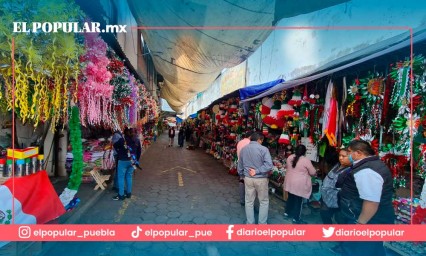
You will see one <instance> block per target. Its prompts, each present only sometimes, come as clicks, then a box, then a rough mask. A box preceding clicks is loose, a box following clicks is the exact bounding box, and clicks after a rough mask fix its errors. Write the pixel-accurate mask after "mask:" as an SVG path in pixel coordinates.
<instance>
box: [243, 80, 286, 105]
mask: <svg viewBox="0 0 426 256" xmlns="http://www.w3.org/2000/svg"><path fill="white" fill-rule="evenodd" d="M281 83H284V79H278V80H275V81H272V82H267V83H264V84H258V85H253V86H248V87H245V88H241V89H240V99H241V100H245V99H247V98H251V97H253V96H255V95H258V94H259V93H262V92H264V91H266V90H268V89H269V88H272V87H274V86H275V85H277V84H281Z"/></svg>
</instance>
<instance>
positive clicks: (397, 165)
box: [382, 154, 409, 177]
mask: <svg viewBox="0 0 426 256" xmlns="http://www.w3.org/2000/svg"><path fill="white" fill-rule="evenodd" d="M382 161H383V162H385V163H386V165H387V166H388V167H389V169H390V170H391V172H392V177H397V176H398V175H399V174H400V173H403V172H404V168H405V166H406V165H407V164H408V162H409V161H408V158H407V157H406V156H399V155H395V154H386V155H385V156H384V157H382Z"/></svg>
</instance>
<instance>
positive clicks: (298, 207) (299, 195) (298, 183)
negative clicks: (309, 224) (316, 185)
mask: <svg viewBox="0 0 426 256" xmlns="http://www.w3.org/2000/svg"><path fill="white" fill-rule="evenodd" d="M305 154H306V147H305V146H304V145H299V146H297V147H296V150H295V154H292V155H290V156H289V157H288V158H287V166H286V167H287V172H286V175H285V179H284V190H285V191H287V192H288V199H287V204H286V208H285V213H284V217H288V218H290V217H291V218H293V223H295V224H306V222H304V221H303V220H301V219H300V214H301V212H302V203H303V198H306V199H309V197H310V196H311V193H312V181H311V176H315V174H316V170H315V168H314V166H313V165H312V163H311V160H309V159H308V158H306V157H305Z"/></svg>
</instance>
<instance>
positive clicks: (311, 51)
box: [247, 0, 426, 85]
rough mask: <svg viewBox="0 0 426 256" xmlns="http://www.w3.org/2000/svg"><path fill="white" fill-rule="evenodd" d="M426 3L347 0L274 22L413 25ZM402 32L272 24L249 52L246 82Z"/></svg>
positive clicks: (297, 70)
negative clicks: (274, 26) (282, 27)
mask: <svg viewBox="0 0 426 256" xmlns="http://www.w3.org/2000/svg"><path fill="white" fill-rule="evenodd" d="M425 9H426V2H425V1H415V0H409V1H404V2H401V1H398V0H388V1H369V0H352V1H350V2H348V3H345V4H340V5H337V6H334V7H331V8H326V9H323V10H320V11H317V12H314V13H309V14H304V15H299V16H297V17H293V18H288V19H282V20H281V21H280V22H278V24H277V26H289V27H310V26H316V27H320V26H325V27H327V26H366V27H368V26H389V27H390V26H410V27H412V28H414V29H415V28H418V27H422V26H426V13H425V12H422V11H419V10H425ZM404 32H407V31H404V30H390V29H382V30H362V29H361V30H349V29H348V30H316V29H291V30H275V31H274V32H273V33H272V34H271V35H270V36H269V37H268V39H267V40H266V41H265V42H264V43H263V44H262V46H261V47H260V48H259V49H257V51H256V52H255V53H254V54H253V55H252V56H250V57H249V59H248V66H247V85H255V84H260V83H264V82H268V81H272V80H275V79H278V78H283V79H285V80H291V79H295V78H298V77H302V76H304V75H306V74H308V73H309V72H312V71H313V70H315V69H316V68H319V67H321V66H322V65H324V64H326V63H328V62H330V61H333V60H335V59H338V58H339V57H342V56H345V55H348V54H350V53H353V52H356V51H358V50H360V49H363V48H365V47H368V46H370V45H373V44H376V43H378V42H380V41H383V40H386V39H389V38H391V37H393V36H396V35H399V34H401V33H404ZM408 55H409V52H407V56H408ZM403 57H404V56H401V57H400V58H403Z"/></svg>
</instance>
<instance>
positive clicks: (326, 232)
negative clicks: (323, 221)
mask: <svg viewBox="0 0 426 256" xmlns="http://www.w3.org/2000/svg"><path fill="white" fill-rule="evenodd" d="M322 233H323V234H324V235H323V236H322V237H324V238H329V237H331V236H332V235H333V234H334V227H329V228H328V229H327V228H322Z"/></svg>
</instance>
